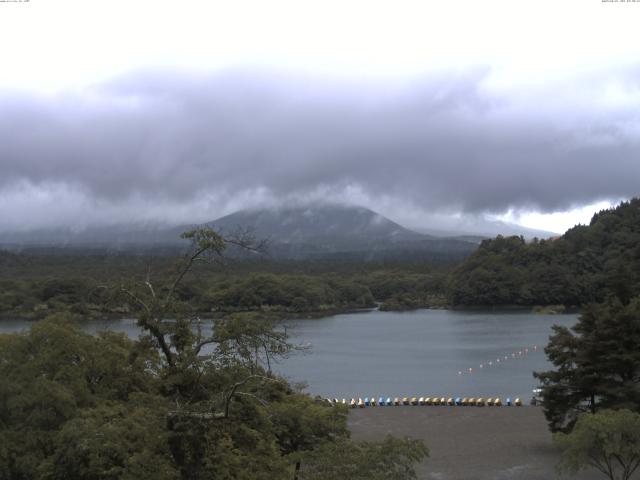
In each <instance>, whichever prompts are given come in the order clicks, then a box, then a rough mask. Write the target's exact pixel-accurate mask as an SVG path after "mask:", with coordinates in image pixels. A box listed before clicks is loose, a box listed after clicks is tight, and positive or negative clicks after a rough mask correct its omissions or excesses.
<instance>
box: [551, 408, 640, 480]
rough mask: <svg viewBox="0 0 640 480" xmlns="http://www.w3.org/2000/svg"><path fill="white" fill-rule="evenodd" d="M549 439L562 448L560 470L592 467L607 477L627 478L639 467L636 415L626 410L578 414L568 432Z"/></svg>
mask: <svg viewBox="0 0 640 480" xmlns="http://www.w3.org/2000/svg"><path fill="white" fill-rule="evenodd" d="M553 440H554V443H555V445H556V446H557V447H558V448H559V449H560V450H561V451H562V459H561V462H560V464H559V466H558V467H559V470H560V471H561V472H565V473H571V474H577V473H578V472H580V471H581V470H582V469H584V468H586V467H593V468H595V469H597V470H598V471H600V472H602V473H603V474H604V475H605V476H607V477H608V478H609V479H610V480H618V479H620V480H629V479H630V478H631V476H632V475H633V473H634V472H635V471H636V470H637V468H638V467H639V466H640V415H639V414H637V413H634V412H631V411H629V410H617V411H614V410H602V411H601V412H598V413H596V414H584V415H581V416H580V417H579V418H578V421H577V423H576V425H575V428H574V429H573V431H572V432H571V433H570V434H564V433H556V434H555V435H554V438H553Z"/></svg>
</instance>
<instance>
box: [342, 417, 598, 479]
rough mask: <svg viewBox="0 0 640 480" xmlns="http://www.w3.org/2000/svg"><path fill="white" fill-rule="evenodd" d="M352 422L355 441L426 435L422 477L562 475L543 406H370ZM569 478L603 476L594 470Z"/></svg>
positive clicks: (547, 476)
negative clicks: (390, 436)
mask: <svg viewBox="0 0 640 480" xmlns="http://www.w3.org/2000/svg"><path fill="white" fill-rule="evenodd" d="M349 427H350V429H351V432H352V436H353V438H354V439H356V440H376V439H380V438H382V437H384V435H386V434H392V435H395V436H399V437H412V438H419V439H423V440H424V441H425V443H426V444H427V447H428V448H429V451H430V455H429V458H427V459H426V460H425V461H424V462H423V463H422V464H420V465H419V466H418V468H417V472H418V478H419V479H421V480H422V479H424V480H427V479H428V480H507V479H509V480H511V479H513V480H547V479H557V478H562V477H560V476H559V475H558V473H557V472H556V470H555V465H556V464H557V462H558V458H559V456H558V453H557V452H556V450H555V449H554V447H553V444H552V441H551V433H550V432H549V429H548V428H547V423H546V420H545V418H544V414H543V412H542V409H541V408H539V407H531V406H523V407H446V406H398V407H368V408H364V409H355V410H351V411H350V413H349ZM564 478H577V479H580V480H592V479H593V480H597V479H602V478H604V476H603V475H602V474H601V473H599V472H597V471H595V470H589V471H583V472H580V473H579V474H578V475H576V476H575V477H564Z"/></svg>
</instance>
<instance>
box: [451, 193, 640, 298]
mask: <svg viewBox="0 0 640 480" xmlns="http://www.w3.org/2000/svg"><path fill="white" fill-rule="evenodd" d="M638 293H640V199H638V198H636V199H633V200H631V201H629V202H623V203H621V204H620V205H619V206H618V207H616V208H613V209H611V210H604V211H601V212H599V213H597V214H595V215H594V216H593V218H592V220H591V222H590V224H589V225H587V226H585V225H578V226H576V227H573V228H572V229H570V230H568V231H567V232H566V233H565V234H564V235H563V236H562V237H559V238H557V239H549V240H534V241H532V242H526V241H525V240H524V239H523V238H522V237H506V238H505V237H500V236H499V237H497V238H495V239H493V240H485V241H484V242H482V244H481V245H480V247H479V248H478V250H477V251H476V252H475V253H474V254H473V255H472V256H471V257H470V258H469V259H467V260H466V261H464V262H462V263H461V264H460V265H459V266H457V267H456V268H455V269H453V271H452V273H451V277H450V281H449V284H448V288H447V297H448V300H449V302H450V303H451V304H452V305H523V306H532V305H554V304H561V305H567V306H580V305H584V304H586V303H590V302H601V301H603V300H604V299H605V298H606V297H607V296H609V295H615V296H617V297H618V298H620V299H621V300H622V301H623V302H625V301H627V300H628V299H629V298H631V297H632V296H633V295H637V294H638Z"/></svg>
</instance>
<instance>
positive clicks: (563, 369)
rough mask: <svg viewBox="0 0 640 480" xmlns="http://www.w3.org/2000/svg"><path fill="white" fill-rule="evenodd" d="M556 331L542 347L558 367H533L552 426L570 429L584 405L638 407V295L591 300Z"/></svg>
mask: <svg viewBox="0 0 640 480" xmlns="http://www.w3.org/2000/svg"><path fill="white" fill-rule="evenodd" d="M554 332H555V333H554V335H552V336H551V337H550V340H549V344H548V345H547V347H546V348H545V352H546V353H547V356H548V358H549V360H550V361H551V363H553V365H554V366H555V367H556V369H555V370H551V371H547V372H537V373H534V376H535V377H536V378H538V379H539V380H540V381H541V382H542V386H543V391H542V396H543V407H544V410H545V415H546V417H547V420H548V421H549V426H550V428H551V430H552V431H559V430H564V431H569V430H570V429H571V428H572V427H573V425H574V423H575V421H576V419H577V416H578V415H579V414H580V413H582V412H586V411H588V412H591V413H596V412H597V411H598V410H599V409H601V408H615V409H618V408H629V409H631V410H635V411H639V410H640V297H636V298H635V299H632V300H631V301H630V302H629V304H627V305H624V304H622V303H621V302H620V301H619V300H617V299H616V298H609V299H608V300H607V301H606V302H604V303H602V304H594V305H589V306H588V307H586V308H585V310H584V312H583V313H582V315H581V316H580V319H579V321H578V323H577V324H576V325H575V326H574V327H573V328H572V329H568V328H565V327H559V326H554Z"/></svg>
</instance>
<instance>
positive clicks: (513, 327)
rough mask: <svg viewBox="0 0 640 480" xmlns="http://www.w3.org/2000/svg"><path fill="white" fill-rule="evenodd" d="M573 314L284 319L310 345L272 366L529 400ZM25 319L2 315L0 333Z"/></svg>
mask: <svg viewBox="0 0 640 480" xmlns="http://www.w3.org/2000/svg"><path fill="white" fill-rule="evenodd" d="M576 320H577V316H576V315H533V314H530V313H525V312H515V313H514V312H486V311H473V312H470V311H465V312H460V311H451V310H416V311H412V312H379V311H368V312H363V313H350V314H344V315H335V316H331V317H325V318H320V319H310V320H293V321H287V322H286V325H287V329H288V332H289V334H290V335H291V339H292V341H293V342H295V343H301V344H309V345H310V350H309V352H308V353H302V354H295V355H293V356H292V357H291V358H288V359H286V360H283V361H281V362H280V363H279V364H278V365H277V366H276V367H275V368H276V369H277V370H278V371H279V372H280V373H281V374H282V375H284V376H286V377H287V378H289V379H290V380H292V381H294V382H306V383H307V384H308V391H309V392H310V393H312V394H319V395H322V396H327V397H339V398H343V397H347V398H350V397H370V396H373V395H375V396H376V397H377V396H385V397H386V396H391V397H394V396H414V395H415V396H446V397H448V396H484V397H491V396H497V395H499V396H501V397H512V398H513V397H522V398H523V399H526V400H527V401H528V399H529V398H530V397H531V389H532V388H533V387H534V386H535V385H536V382H535V379H534V378H533V377H532V375H531V373H532V372H533V371H534V370H545V369H548V368H549V364H548V363H547V361H546V358H545V355H544V352H543V347H544V345H546V343H547V341H548V337H549V335H550V333H551V325H553V324H560V325H565V326H570V325H573V324H574V323H575V322H576ZM28 326H29V323H28V322H23V321H3V322H0V332H9V331H18V330H22V329H24V328H28ZM83 328H84V329H85V330H86V331H88V332H91V333H94V332H97V331H99V330H104V329H111V330H115V331H122V332H126V333H127V334H128V335H129V336H131V337H136V336H137V335H138V332H139V330H138V328H137V326H136V325H135V322H134V321H132V320H116V321H104V322H88V323H86V324H84V325H83ZM536 347H537V348H536ZM520 352H522V353H520ZM514 355H515V356H514ZM505 356H506V357H507V359H506V360H505V358H504V357H505ZM498 359H499V360H500V362H498ZM489 362H491V365H490V364H489ZM481 364H482V368H481V367H480V365H481ZM470 368H471V369H473V371H472V372H469V369H470ZM459 372H462V374H459Z"/></svg>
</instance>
